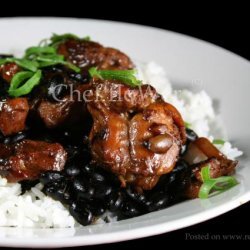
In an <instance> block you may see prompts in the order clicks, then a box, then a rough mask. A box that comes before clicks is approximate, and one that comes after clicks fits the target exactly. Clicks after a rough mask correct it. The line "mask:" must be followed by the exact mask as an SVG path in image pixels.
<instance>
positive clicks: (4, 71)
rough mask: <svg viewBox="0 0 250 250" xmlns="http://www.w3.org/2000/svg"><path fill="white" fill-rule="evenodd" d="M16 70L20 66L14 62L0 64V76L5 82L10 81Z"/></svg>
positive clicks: (18, 69)
mask: <svg viewBox="0 0 250 250" xmlns="http://www.w3.org/2000/svg"><path fill="white" fill-rule="evenodd" d="M18 71H20V67H19V66H18V65H17V64H15V63H6V64H4V65H1V66H0V76H1V77H2V78H3V79H4V80H5V81H7V82H11V80H12V78H13V76H14V75H15V74H16V73H17V72H18Z"/></svg>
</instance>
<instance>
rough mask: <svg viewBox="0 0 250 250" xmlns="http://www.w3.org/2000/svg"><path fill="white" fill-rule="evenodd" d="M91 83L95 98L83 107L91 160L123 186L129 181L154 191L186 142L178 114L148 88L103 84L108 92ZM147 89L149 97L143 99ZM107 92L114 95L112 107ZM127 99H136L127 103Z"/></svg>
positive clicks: (182, 124) (152, 89)
mask: <svg viewBox="0 0 250 250" xmlns="http://www.w3.org/2000/svg"><path fill="white" fill-rule="evenodd" d="M95 81H96V80H94V82H93V86H95V88H93V89H92V90H93V97H94V98H93V100H92V101H89V102H88V103H87V107H88V110H89V112H90V113H91V115H92V118H93V120H94V125H93V127H92V130H91V133H90V137H89V139H90V144H91V150H92V154H93V157H94V159H95V160H96V161H97V162H98V163H100V164H104V166H106V168H107V169H109V170H110V171H112V172H113V173H115V174H117V175H118V176H119V177H120V179H121V181H122V184H123V185H125V183H126V182H132V183H134V185H135V186H137V187H138V188H141V189H151V188H153V186H154V185H155V184H156V183H157V181H158V179H159V177H160V176H161V175H163V174H166V173H168V172H170V171H171V170H172V169H173V168H174V166H175V163H176V161H177V160H178V157H179V152H180V148H181V145H182V144H184V143H185V128H184V122H183V120H182V118H181V115H180V114H179V112H178V111H177V110H176V109H175V108H174V107H173V106H172V105H170V104H168V103H166V102H164V101H163V100H162V99H161V98H160V96H159V95H158V94H156V92H155V90H154V88H153V87H151V86H146V85H145V86H143V87H142V88H141V89H139V88H132V87H129V86H127V85H124V84H122V83H120V82H117V81H110V82H108V81H103V82H102V84H103V86H104V87H105V86H108V89H109V90H111V87H113V89H112V93H111V91H109V92H108V91H104V90H103V89H102V88H101V91H100V88H98V86H97V82H95ZM98 83H99V84H100V80H99V81H98ZM118 85H121V88H118ZM104 87H103V88H104ZM147 87H149V88H150V89H151V92H152V93H151V95H150V96H149V95H142V93H143V92H144V91H145V90H146V88H147ZM120 90H122V91H120ZM99 91H100V92H99ZM99 93H100V94H99ZM106 93H109V96H110V94H111V95H112V97H114V96H115V98H117V97H119V100H117V101H116V102H115V104H117V105H115V104H114V103H113V102H112V101H111V99H108V98H107V95H106ZM139 93H140V95H139ZM128 95H129V96H135V97H136V98H135V99H133V98H131V99H129V98H128V97H127V96H128ZM140 98H141V99H140Z"/></svg>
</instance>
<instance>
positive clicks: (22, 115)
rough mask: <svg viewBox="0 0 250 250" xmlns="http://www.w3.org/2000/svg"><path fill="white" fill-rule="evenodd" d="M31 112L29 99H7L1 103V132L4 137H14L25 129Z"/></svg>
mask: <svg viewBox="0 0 250 250" xmlns="http://www.w3.org/2000/svg"><path fill="white" fill-rule="evenodd" d="M28 112H29V105H28V100H27V98H14V99H7V100H3V101H1V102H0V131H1V132H2V134H3V135H5V136H6V135H12V134H15V133H18V132H20V131H22V130H24V128H25V121H26V118H27V115H28Z"/></svg>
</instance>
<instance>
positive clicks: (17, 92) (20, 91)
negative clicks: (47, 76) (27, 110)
mask: <svg viewBox="0 0 250 250" xmlns="http://www.w3.org/2000/svg"><path fill="white" fill-rule="evenodd" d="M41 78H42V71H41V70H38V71H37V72H36V73H34V74H33V76H32V77H31V78H30V79H29V80H28V81H26V82H25V83H24V84H23V85H22V86H21V87H19V88H16V89H10V90H9V91H8V93H9V95H10V96H13V97H18V96H22V95H27V94H29V93H30V92H31V91H32V89H33V88H34V87H35V86H36V85H38V84H39V83H40V80H41ZM19 84H20V83H19Z"/></svg>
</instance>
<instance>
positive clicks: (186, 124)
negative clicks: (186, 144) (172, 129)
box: [184, 122, 192, 128]
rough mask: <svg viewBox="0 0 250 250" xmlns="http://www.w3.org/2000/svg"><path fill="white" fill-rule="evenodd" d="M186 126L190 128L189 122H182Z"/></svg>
mask: <svg viewBox="0 0 250 250" xmlns="http://www.w3.org/2000/svg"><path fill="white" fill-rule="evenodd" d="M184 124H185V127H186V128H191V126H192V124H191V123H189V122H184Z"/></svg>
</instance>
